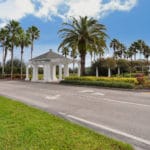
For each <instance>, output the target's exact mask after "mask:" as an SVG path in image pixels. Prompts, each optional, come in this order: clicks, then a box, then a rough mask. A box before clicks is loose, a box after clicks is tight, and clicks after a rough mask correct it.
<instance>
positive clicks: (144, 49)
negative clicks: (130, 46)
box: [143, 44, 150, 64]
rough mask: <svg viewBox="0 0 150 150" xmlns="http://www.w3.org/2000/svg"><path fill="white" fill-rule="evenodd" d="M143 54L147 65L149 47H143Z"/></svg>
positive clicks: (149, 54)
mask: <svg viewBox="0 0 150 150" xmlns="http://www.w3.org/2000/svg"><path fill="white" fill-rule="evenodd" d="M143 54H144V57H145V58H146V60H147V64H148V60H149V57H150V47H149V46H148V45H146V44H145V45H144V46H143Z"/></svg>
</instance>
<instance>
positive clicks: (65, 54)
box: [61, 47, 69, 58]
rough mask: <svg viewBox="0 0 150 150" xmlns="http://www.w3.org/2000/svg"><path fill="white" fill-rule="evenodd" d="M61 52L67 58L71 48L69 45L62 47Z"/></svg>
mask: <svg viewBox="0 0 150 150" xmlns="http://www.w3.org/2000/svg"><path fill="white" fill-rule="evenodd" d="M61 53H62V55H63V56H65V58H67V56H68V55H69V48H68V47H62V50H61Z"/></svg>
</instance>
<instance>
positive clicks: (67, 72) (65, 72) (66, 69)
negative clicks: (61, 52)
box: [64, 64, 69, 77]
mask: <svg viewBox="0 0 150 150" xmlns="http://www.w3.org/2000/svg"><path fill="white" fill-rule="evenodd" d="M64 76H65V77H69V67H68V64H65V65H64Z"/></svg>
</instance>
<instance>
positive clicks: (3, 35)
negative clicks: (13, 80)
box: [0, 28, 8, 75]
mask: <svg viewBox="0 0 150 150" xmlns="http://www.w3.org/2000/svg"><path fill="white" fill-rule="evenodd" d="M0 42H1V47H2V49H3V56H2V57H3V58H2V75H4V73H5V61H6V56H7V50H8V49H7V43H8V30H6V28H1V30H0Z"/></svg>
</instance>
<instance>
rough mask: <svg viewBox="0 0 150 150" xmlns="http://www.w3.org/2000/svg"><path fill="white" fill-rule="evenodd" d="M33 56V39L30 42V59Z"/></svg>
mask: <svg viewBox="0 0 150 150" xmlns="http://www.w3.org/2000/svg"><path fill="white" fill-rule="evenodd" d="M32 58H33V40H32V43H31V59H32Z"/></svg>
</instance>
